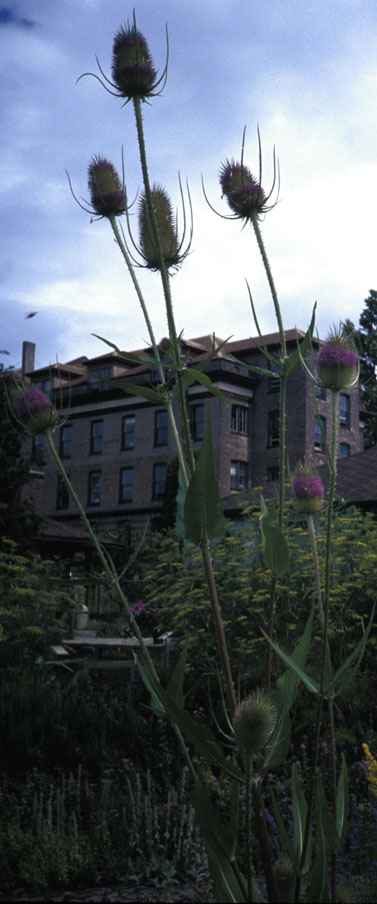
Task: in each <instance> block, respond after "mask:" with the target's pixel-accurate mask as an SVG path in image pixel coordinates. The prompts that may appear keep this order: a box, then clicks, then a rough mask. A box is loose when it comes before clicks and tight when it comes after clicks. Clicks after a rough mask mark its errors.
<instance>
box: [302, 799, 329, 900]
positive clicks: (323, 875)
mask: <svg viewBox="0 0 377 904" xmlns="http://www.w3.org/2000/svg"><path fill="white" fill-rule="evenodd" d="M315 827H316V834H315V837H316V854H315V858H314V864H313V870H312V875H311V882H310V886H309V890H308V895H307V901H308V904H329V901H330V897H329V890H328V885H327V852H328V846H327V841H326V834H325V830H324V826H323V821H322V816H321V808H320V806H319V801H318V785H317V800H316V808H315Z"/></svg>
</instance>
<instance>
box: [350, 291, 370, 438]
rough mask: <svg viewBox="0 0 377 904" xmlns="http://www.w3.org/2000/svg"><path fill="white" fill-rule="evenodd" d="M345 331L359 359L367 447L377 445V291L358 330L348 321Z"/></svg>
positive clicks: (361, 399) (367, 305) (361, 400)
mask: <svg viewBox="0 0 377 904" xmlns="http://www.w3.org/2000/svg"><path fill="white" fill-rule="evenodd" d="M345 329H346V331H347V332H348V333H349V335H350V336H351V337H352V339H353V341H354V343H355V345H356V349H357V351H358V354H359V357H360V402H361V407H362V408H364V409H365V411H366V412H367V415H368V416H367V420H366V424H365V429H364V446H365V448H366V449H369V448H370V446H376V445H377V291H376V290H374V289H371V290H370V292H369V297H368V298H366V299H365V307H364V310H363V311H362V313H361V315H360V319H359V327H358V328H357V327H355V326H354V324H353V323H352V321H351V320H346V322H345Z"/></svg>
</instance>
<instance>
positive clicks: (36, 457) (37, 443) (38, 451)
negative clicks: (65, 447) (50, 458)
mask: <svg viewBox="0 0 377 904" xmlns="http://www.w3.org/2000/svg"><path fill="white" fill-rule="evenodd" d="M44 452H45V438H44V434H43V433H37V434H36V436H33V452H32V460H33V461H34V462H35V464H36V465H44V463H45V461H44Z"/></svg>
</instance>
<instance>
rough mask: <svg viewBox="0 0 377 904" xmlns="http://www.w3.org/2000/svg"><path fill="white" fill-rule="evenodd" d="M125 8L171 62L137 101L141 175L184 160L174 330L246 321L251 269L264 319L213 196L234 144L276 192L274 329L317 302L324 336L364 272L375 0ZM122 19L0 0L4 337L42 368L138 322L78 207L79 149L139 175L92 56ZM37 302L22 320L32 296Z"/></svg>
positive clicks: (271, 230)
mask: <svg viewBox="0 0 377 904" xmlns="http://www.w3.org/2000/svg"><path fill="white" fill-rule="evenodd" d="M135 9H136V17H137V23H138V26H139V28H140V29H141V31H142V32H143V33H144V35H145V37H146V39H147V41H148V44H149V47H150V50H151V53H152V56H153V59H154V62H155V65H156V66H157V68H158V69H159V70H160V71H161V69H162V68H163V65H164V61H165V24H166V23H167V25H168V30H169V42H170V62H169V74H168V81H167V84H166V87H165V89H164V91H163V94H162V96H161V97H157V98H154V99H152V102H151V104H150V105H148V106H147V105H145V106H144V124H145V133H146V140H147V146H148V162H149V170H150V175H151V179H152V181H154V182H157V183H160V184H163V185H164V186H165V188H166V189H167V190H168V191H169V193H170V196H171V198H172V201H173V204H174V206H176V205H178V204H179V190H178V172H180V173H181V175H182V177H183V179H186V177H187V179H188V181H189V185H190V191H191V196H192V201H193V208H194V238H193V244H192V253H191V255H190V256H189V257H188V258H187V259H186V261H185V262H184V264H183V266H182V269H181V270H180V271H179V273H177V274H176V275H175V276H174V278H173V280H172V289H173V300H174V305H175V313H176V321H177V329H178V331H179V332H180V331H181V330H184V332H185V335H186V337H194V336H199V335H202V334H204V333H210V332H211V333H212V332H213V331H216V333H217V335H219V336H221V337H222V338H227V337H228V336H233V337H234V338H235V339H240V338H246V337H247V336H249V335H255V332H256V330H255V327H254V325H253V323H252V319H251V311H250V305H249V300H248V295H247V290H246V284H245V279H247V280H248V282H249V285H250V288H251V291H252V293H253V298H254V302H255V305H256V308H257V312H258V316H259V319H260V324H261V327H262V329H263V331H264V332H270V331H273V330H275V319H274V314H273V309H272V304H271V300H270V296H269V291H268V287H267V283H266V279H265V275H264V272H263V269H262V263H261V259H260V255H259V252H258V249H257V246H256V243H255V240H254V238H253V235H252V233H251V230H250V229H249V228H248V227H247V228H246V229H244V230H243V231H241V229H240V224H239V223H238V222H231V221H227V220H222V219H220V218H218V217H216V216H215V215H214V214H213V213H212V212H211V210H210V209H209V208H208V206H207V204H206V201H205V199H204V197H203V192H202V188H201V175H203V178H204V182H205V186H206V192H207V194H208V196H209V198H210V200H211V203H212V204H213V205H214V206H215V207H216V209H217V210H219V211H221V212H223V213H224V214H226V213H227V208H226V204H225V202H224V201H222V200H221V192H220V186H219V181H218V173H219V168H220V165H221V163H222V161H223V160H224V159H225V158H226V157H232V156H233V157H235V158H239V156H240V146H241V140H242V131H243V128H244V126H245V125H246V127H247V132H246V150H245V163H246V164H247V165H248V166H249V167H250V169H251V170H252V171H256V170H257V166H258V156H257V152H258V147H257V126H258V125H259V128H260V132H261V138H262V145H263V165H264V178H263V184H264V186H265V187H266V188H267V189H268V188H269V184H270V180H271V178H272V150H273V146H274V145H276V150H277V155H278V157H279V161H280V171H281V191H280V202H279V204H278V206H277V207H276V208H275V209H274V210H273V211H271V212H270V213H269V214H268V215H267V217H266V219H265V221H264V223H263V224H262V230H263V236H264V241H265V244H266V248H267V252H268V255H269V257H270V261H271V264H272V268H273V272H274V276H275V281H276V284H277V289H278V294H279V297H280V301H281V306H282V311H283V319H284V324H285V326H286V328H290V327H293V326H297V327H299V328H301V329H306V327H307V324H308V322H309V320H310V316H311V311H312V307H313V304H314V302H315V301H317V302H318V316H317V325H318V330H319V333H320V335H321V336H323V335H325V334H326V332H327V330H328V329H329V327H330V326H331V325H332V323H333V322H335V323H337V322H338V321H339V320H340V319H343V318H345V317H350V318H351V319H352V320H354V322H356V323H357V321H358V318H359V315H360V313H361V310H362V308H363V302H364V299H365V298H366V297H367V295H368V292H369V289H371V288H377V263H376V226H375V211H376V208H377V107H376V95H377V57H376V53H375V48H376V44H377V5H376V3H375V0H370V2H369V0H312V2H311V0H290V2H287V0H284V2H283V0H263V3H261V2H260V0H211V2H210V3H207V4H203V0H159V2H156V0H140V2H139V3H136V4H135ZM131 17H132V6H131V5H130V6H129V7H128V6H127V4H126V3H124V0H122V2H120V0H19V2H18V3H15V4H13V3H9V4H1V2H0V67H1V82H0V91H1V114H0V115H1V136H2V140H1V143H0V162H1V173H2V179H1V180H0V209H1V220H0V223H1V227H0V228H1V242H0V314H1V335H0V349H2V350H5V349H6V350H8V351H9V353H10V354H9V356H6V357H1V358H0V360H1V361H3V362H4V363H5V364H8V363H11V364H13V365H15V366H17V365H19V363H20V360H21V346H22V340H23V339H28V340H30V341H33V342H35V343H36V361H37V364H38V365H39V366H43V365H45V364H48V363H49V362H52V361H55V360H56V359H57V358H58V359H59V360H61V361H66V360H69V359H71V358H74V357H76V356H78V355H80V354H86V355H88V356H93V355H96V354H101V353H102V351H105V346H103V345H102V344H101V343H100V341H99V340H98V339H96V338H94V337H93V335H92V333H97V334H99V335H102V336H105V337H106V338H108V339H110V340H111V341H113V342H116V343H117V344H118V345H120V346H121V347H122V348H128V349H132V348H136V347H141V346H143V344H144V343H145V342H146V341H147V333H146V328H145V325H144V321H143V317H142V314H141V311H140V310H139V307H138V303H137V300H136V297H135V296H134V292H133V290H132V286H131V283H130V278H129V275H128V273H127V271H126V269H125V266H124V264H123V261H122V258H121V255H120V253H119V251H118V249H117V248H116V246H115V244H114V242H113V239H112V235H111V232H110V229H109V226H108V224H107V223H106V222H105V221H99V222H94V223H91V222H90V217H89V216H88V215H87V214H85V213H84V212H83V211H82V210H80V208H79V207H77V205H76V204H75V202H74V201H73V199H72V196H71V194H70V191H69V187H68V183H67V179H66V175H65V170H68V171H69V174H70V177H71V179H72V183H73V186H74V190H75V192H76V193H77V195H78V196H80V197H87V166H88V163H89V160H90V158H91V157H92V155H93V154H103V155H105V156H106V157H108V158H109V159H110V160H111V161H112V162H113V163H114V165H115V166H116V167H117V168H118V169H119V170H120V169H121V154H122V147H123V149H124V157H125V171H126V182H127V187H128V194H129V197H133V196H134V195H135V194H136V192H137V190H138V188H140V187H141V175H140V167H139V160H138V150H137V144H136V134H135V124H134V115H133V109H132V105H131V104H129V105H127V106H126V107H124V108H122V106H121V101H120V100H117V99H116V98H114V97H111V96H110V95H109V94H107V93H106V92H105V91H104V89H103V88H102V87H101V85H100V84H99V82H98V81H97V80H96V79H92V78H85V79H82V80H80V81H79V82H78V83H76V80H77V78H78V77H79V76H80V75H81V74H82V73H83V72H85V71H93V72H94V71H97V70H96V62H95V55H96V54H97V55H98V57H99V59H100V62H101V65H102V66H103V68H104V70H105V72H107V73H108V74H110V71H111V50H112V42H113V37H114V35H115V33H116V32H117V30H118V29H119V26H120V25H122V24H124V23H125V22H126V21H127V19H130V18H131ZM139 275H140V281H141V283H142V285H143V288H144V292H145V297H146V300H147V303H148V307H149V310H150V314H151V317H152V320H153V323H154V327H155V332H156V335H157V337H158V338H162V337H163V336H164V335H165V334H166V322H165V315H164V309H163V303H162V296H161V290H160V282H159V277H158V275H156V274H149V273H147V272H145V271H139ZM32 311H38V314H37V315H36V316H35V317H33V318H30V319H25V317H26V315H27V314H28V313H29V312H32Z"/></svg>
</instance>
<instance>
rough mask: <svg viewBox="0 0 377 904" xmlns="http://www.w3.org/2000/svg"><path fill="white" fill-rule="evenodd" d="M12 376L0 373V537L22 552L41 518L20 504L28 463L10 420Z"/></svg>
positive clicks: (28, 544)
mask: <svg viewBox="0 0 377 904" xmlns="http://www.w3.org/2000/svg"><path fill="white" fill-rule="evenodd" d="M13 381H14V376H13V373H12V370H11V369H8V370H3V371H1V372H0V430H1V443H0V476H1V477H0V538H1V537H8V538H9V539H11V540H14V541H15V542H17V543H19V544H20V546H21V547H22V548H23V550H25V549H27V548H29V547H30V544H31V540H32V537H35V535H36V534H37V533H38V526H39V524H40V518H39V517H38V516H37V515H36V514H35V512H34V510H33V508H32V506H31V505H30V504H28V503H27V502H22V501H21V491H22V488H23V487H24V486H25V484H26V483H27V482H28V480H29V479H30V473H29V472H30V462H28V461H27V460H26V459H25V458H24V457H23V456H22V448H21V447H22V436H21V434H20V433H19V432H18V431H17V429H16V427H15V426H14V424H13V423H12V422H11V419H10V417H9V395H10V390H11V389H12V383H13Z"/></svg>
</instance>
